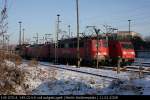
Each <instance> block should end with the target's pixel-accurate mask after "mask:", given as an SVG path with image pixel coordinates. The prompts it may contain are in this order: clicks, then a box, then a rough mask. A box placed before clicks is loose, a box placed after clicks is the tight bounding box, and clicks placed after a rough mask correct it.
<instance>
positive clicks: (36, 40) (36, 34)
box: [33, 33, 39, 44]
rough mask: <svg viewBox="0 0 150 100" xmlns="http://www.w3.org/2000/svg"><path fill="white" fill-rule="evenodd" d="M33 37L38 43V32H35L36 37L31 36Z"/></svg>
mask: <svg viewBox="0 0 150 100" xmlns="http://www.w3.org/2000/svg"><path fill="white" fill-rule="evenodd" d="M33 38H35V39H36V44H38V41H39V34H38V33H36V37H33Z"/></svg>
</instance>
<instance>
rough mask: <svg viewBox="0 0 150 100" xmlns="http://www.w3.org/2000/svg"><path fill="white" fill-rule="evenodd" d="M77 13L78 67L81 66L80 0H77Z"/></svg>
mask: <svg viewBox="0 0 150 100" xmlns="http://www.w3.org/2000/svg"><path fill="white" fill-rule="evenodd" d="M76 13H77V60H78V61H77V62H78V65H77V67H78V68H79V67H80V39H79V31H80V30H79V0H76Z"/></svg>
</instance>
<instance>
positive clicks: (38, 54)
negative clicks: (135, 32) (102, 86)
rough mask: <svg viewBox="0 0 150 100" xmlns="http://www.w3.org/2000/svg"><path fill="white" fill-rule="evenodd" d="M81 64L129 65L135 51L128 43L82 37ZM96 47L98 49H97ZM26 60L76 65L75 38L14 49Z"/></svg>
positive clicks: (80, 43)
mask: <svg viewBox="0 0 150 100" xmlns="http://www.w3.org/2000/svg"><path fill="white" fill-rule="evenodd" d="M79 46H80V47H79V54H80V61H81V63H89V64H92V65H93V64H96V61H97V60H98V62H99V63H100V64H116V63H117V61H118V59H121V61H122V64H131V63H132V62H134V59H135V51H134V48H133V45H132V43H131V42H130V41H118V40H107V39H104V38H100V39H98V40H97V38H96V37H92V38H89V37H82V38H80V42H79ZM97 46H98V47H97ZM16 50H18V51H19V54H20V55H21V56H22V57H24V58H27V59H31V58H36V59H38V60H47V61H56V59H57V61H58V62H64V63H70V64H77V38H69V39H63V40H59V41H58V43H57V48H56V43H45V44H35V45H22V46H20V48H18V49H16Z"/></svg>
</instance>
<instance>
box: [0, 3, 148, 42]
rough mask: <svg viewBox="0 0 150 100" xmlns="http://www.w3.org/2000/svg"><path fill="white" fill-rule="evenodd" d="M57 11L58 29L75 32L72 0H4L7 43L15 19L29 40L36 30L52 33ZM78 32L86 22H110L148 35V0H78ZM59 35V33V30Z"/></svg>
mask: <svg viewBox="0 0 150 100" xmlns="http://www.w3.org/2000/svg"><path fill="white" fill-rule="evenodd" d="M3 2H4V0H0V3H1V4H0V8H2V5H3ZM57 14H60V20H61V22H60V29H61V30H62V31H66V32H67V34H68V25H71V32H73V35H74V36H75V35H76V0H8V27H9V28H8V33H9V35H10V43H12V44H15V43H18V39H19V23H18V22H19V21H22V28H24V29H25V40H27V41H29V40H30V41H33V40H34V39H33V37H34V36H36V33H39V37H40V38H42V37H43V36H45V34H52V35H51V37H53V38H54V37H55V36H54V35H55V34H56V21H57ZM79 15H80V17H79V19H80V32H87V29H86V26H88V25H90V26H93V25H94V26H97V27H98V28H100V29H102V30H103V28H104V27H103V25H110V26H112V27H115V28H117V29H118V30H120V31H125V30H128V20H129V19H130V20H131V30H132V31H135V32H138V33H141V35H143V36H148V35H150V0H79ZM60 35H62V34H60Z"/></svg>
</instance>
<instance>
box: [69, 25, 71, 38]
mask: <svg viewBox="0 0 150 100" xmlns="http://www.w3.org/2000/svg"><path fill="white" fill-rule="evenodd" d="M70 27H71V26H70V25H68V32H69V37H71V33H70Z"/></svg>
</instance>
